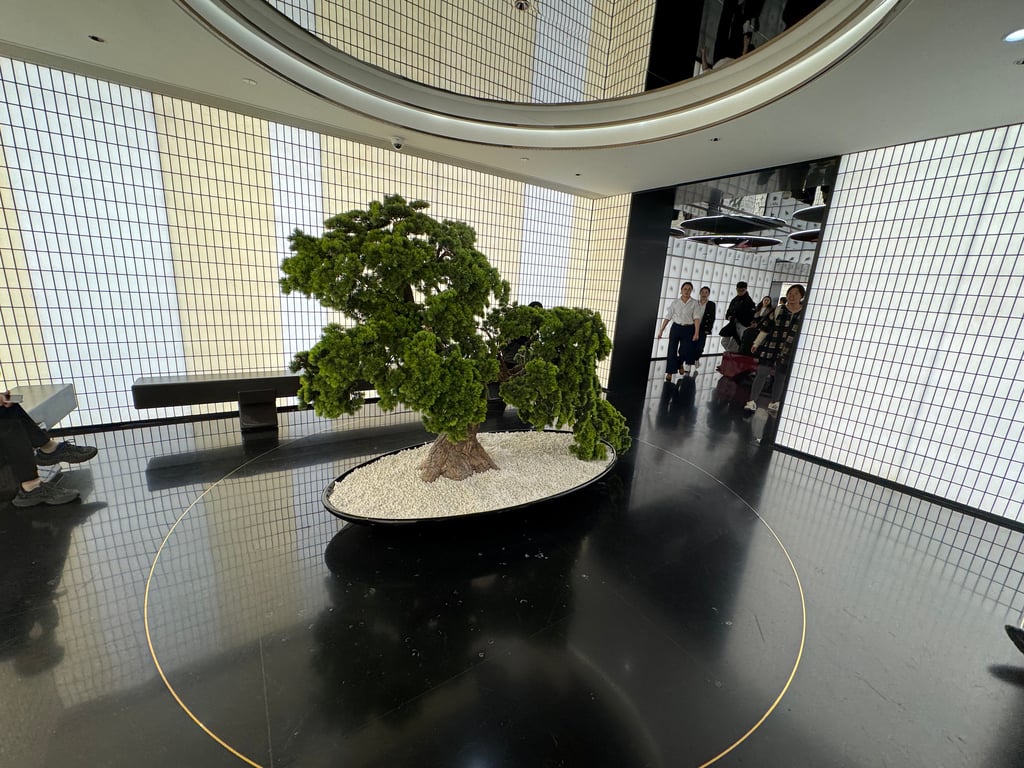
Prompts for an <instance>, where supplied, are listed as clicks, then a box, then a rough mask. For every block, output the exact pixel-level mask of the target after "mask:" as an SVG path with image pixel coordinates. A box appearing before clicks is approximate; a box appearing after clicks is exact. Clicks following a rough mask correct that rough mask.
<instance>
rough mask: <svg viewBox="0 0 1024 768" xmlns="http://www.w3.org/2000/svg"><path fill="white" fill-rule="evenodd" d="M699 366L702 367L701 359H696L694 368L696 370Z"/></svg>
mask: <svg viewBox="0 0 1024 768" xmlns="http://www.w3.org/2000/svg"><path fill="white" fill-rule="evenodd" d="M698 368H700V360H694V361H693V370H695V371H696V370H697V369H698Z"/></svg>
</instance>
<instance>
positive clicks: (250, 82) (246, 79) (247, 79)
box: [242, 77, 257, 85]
mask: <svg viewBox="0 0 1024 768" xmlns="http://www.w3.org/2000/svg"><path fill="white" fill-rule="evenodd" d="M242 82H243V83H245V84H246V85H256V84H257V83H256V81H255V80H253V79H252V78H251V77H243V78H242Z"/></svg>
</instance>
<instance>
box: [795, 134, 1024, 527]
mask: <svg viewBox="0 0 1024 768" xmlns="http://www.w3.org/2000/svg"><path fill="white" fill-rule="evenodd" d="M1022 167H1024V130H1022V126H1019V125H1015V126H1010V127H1004V128H998V129H993V130H987V131H981V132H977V133H971V134H966V135H962V136H952V137H948V138H943V139H936V140H931V141H922V142H917V143H914V144H908V145H904V146H898V147H888V148H885V149H879V150H873V151H869V152H862V153H859V154H855V155H850V156H848V157H844V158H843V161H842V164H841V166H840V172H839V178H838V182H837V185H836V189H835V193H834V195H833V199H832V207H831V209H830V212H829V220H828V223H827V226H826V228H825V233H824V235H825V236H824V240H823V242H822V245H821V251H820V254H819V260H818V263H817V265H816V269H815V272H814V276H813V283H812V288H811V291H810V293H809V295H808V300H809V304H808V309H807V313H808V322H807V324H806V326H805V329H804V332H803V336H802V339H801V341H800V348H799V351H798V353H797V355H796V359H795V366H794V374H793V377H792V379H791V381H790V386H789V392H788V394H787V401H786V407H785V409H784V412H783V419H782V423H781V424H780V427H779V434H778V437H777V442H778V444H779V445H781V446H785V447H788V448H792V449H794V450H798V451H801V452H803V453H806V454H810V455H812V456H816V457H819V458H822V459H825V460H828V461H832V462H835V463H837V464H840V465H842V466H844V467H848V468H850V469H854V470H858V471H861V472H866V473H868V474H870V475H873V476H877V477H879V478H882V479H884V480H888V481H891V482H894V483H899V484H901V485H904V486H908V487H910V488H913V489H916V490H918V491H923V492H925V493H929V494H934V495H936V496H938V497H941V498H943V499H948V500H951V501H954V502H957V503H960V504H965V505H967V506H970V507H973V508H975V509H980V510H982V511H985V512H989V513H992V514H994V515H999V516H1002V517H1006V518H1008V519H1010V520H1015V521H1017V522H1024V508H1022V505H1024V404H1022V401H1024V375H1022V371H1021V369H1022V362H1021V361H1022V359H1024V328H1022V317H1024V256H1022V243H1024V216H1022V214H1021V211H1022V209H1024V173H1022V171H1021V169H1022Z"/></svg>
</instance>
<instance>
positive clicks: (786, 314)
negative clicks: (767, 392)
mask: <svg viewBox="0 0 1024 768" xmlns="http://www.w3.org/2000/svg"><path fill="white" fill-rule="evenodd" d="M804 293H805V292H804V287H803V286H802V285H799V284H798V285H794V286H792V287H790V289H789V290H788V291H786V303H785V304H784V305H783V306H781V307H779V308H778V309H777V310H775V314H774V315H772V320H771V323H770V327H768V328H766V329H765V330H763V331H761V333H760V334H758V337H757V339H755V340H754V344H753V346H751V348H750V349H751V352H753V353H754V354H756V355H757V356H758V358H759V359H758V365H757V375H755V376H754V383H753V384H751V385H750V400H749V401H747V404H746V406H745V408H746V410H748V411H750V412H751V413H753V412H754V411H756V410H757V399H758V398H759V397H760V396H761V390H762V389H764V385H765V383H766V382H767V381H768V377H769V376H770V375H771V374H772V369H773V368H774V371H775V381H774V383H773V384H772V398H771V401H770V402H769V404H768V412H769V413H778V411H779V400H780V399H781V398H782V391H783V389H785V386H786V380H787V379H788V378H789V365H790V362H791V360H792V357H793V349H794V346H795V345H796V339H797V336H798V335H799V334H800V325H801V324H802V323H803V319H804V305H803V298H804Z"/></svg>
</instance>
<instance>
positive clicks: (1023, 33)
mask: <svg viewBox="0 0 1024 768" xmlns="http://www.w3.org/2000/svg"><path fill="white" fill-rule="evenodd" d="M1003 42H1004V43H1022V42H1024V29H1018V30H1015V31H1013V32H1011V33H1010V34H1008V35H1007V36H1006V37H1004V38H1003Z"/></svg>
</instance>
